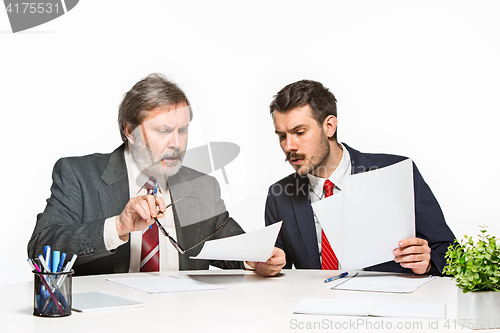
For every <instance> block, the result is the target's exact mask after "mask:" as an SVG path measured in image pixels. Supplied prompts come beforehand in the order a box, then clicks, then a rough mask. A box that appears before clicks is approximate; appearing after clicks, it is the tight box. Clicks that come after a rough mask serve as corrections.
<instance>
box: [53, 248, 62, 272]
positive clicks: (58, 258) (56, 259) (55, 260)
mask: <svg viewBox="0 0 500 333" xmlns="http://www.w3.org/2000/svg"><path fill="white" fill-rule="evenodd" d="M60 261H61V251H52V273H57V267H59V262H60Z"/></svg>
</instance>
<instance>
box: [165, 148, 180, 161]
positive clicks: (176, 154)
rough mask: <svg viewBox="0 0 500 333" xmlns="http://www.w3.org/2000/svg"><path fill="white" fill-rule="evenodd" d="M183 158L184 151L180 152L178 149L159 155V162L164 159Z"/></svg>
mask: <svg viewBox="0 0 500 333" xmlns="http://www.w3.org/2000/svg"><path fill="white" fill-rule="evenodd" d="M183 156H184V151H181V150H180V149H179V148H175V149H172V150H170V151H167V152H166V153H164V154H163V155H161V157H160V161H161V160H164V159H166V158H168V159H172V158H176V159H179V160H180V159H182V157H183Z"/></svg>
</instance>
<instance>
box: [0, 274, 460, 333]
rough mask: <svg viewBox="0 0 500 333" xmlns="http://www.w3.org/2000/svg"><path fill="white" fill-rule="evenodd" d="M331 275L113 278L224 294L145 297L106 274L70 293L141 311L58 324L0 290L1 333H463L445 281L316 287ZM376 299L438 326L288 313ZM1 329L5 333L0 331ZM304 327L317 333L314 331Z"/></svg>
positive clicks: (26, 300) (80, 316) (20, 290)
mask: <svg viewBox="0 0 500 333" xmlns="http://www.w3.org/2000/svg"><path fill="white" fill-rule="evenodd" d="M335 273H336V272H333V273H332V271H329V272H325V271H321V270H284V271H283V273H282V274H281V275H280V276H277V277H271V278H264V277H261V276H259V275H257V274H256V273H255V272H252V271H242V270H226V271H219V270H216V271H214V270H210V271H183V272H170V273H136V274H114V275H111V276H113V277H120V276H140V275H144V276H148V275H151V274H153V275H158V274H161V275H178V276H183V277H186V276H187V277H192V278H195V279H197V280H199V281H203V282H207V283H211V284H215V285H220V286H223V287H224V288H226V289H224V290H214V291H195V292H183V293H166V294H148V293H145V292H142V291H139V290H135V289H132V288H129V287H126V286H123V285H120V284H117V283H113V282H109V281H106V277H109V276H110V275H96V276H85V277H76V278H73V293H81V292H88V291H104V292H109V293H112V294H115V295H119V296H123V297H129V298H134V299H137V300H141V301H143V302H144V303H145V306H144V307H140V308H130V309H119V310H108V311H100V312H90V313H78V312H73V313H72V315H71V316H68V317H64V318H39V317H35V316H33V315H32V313H33V282H21V283H15V284H10V285H3V286H0V294H1V296H2V297H1V302H0V327H2V332H22V333H24V332H49V331H50V332H61V333H62V332H71V333H73V332H85V333H88V332H146V331H148V332H153V331H157V332H158V331H163V332H167V331H168V332H179V333H180V332H285V331H294V332H297V331H303V332H311V331H320V332H328V331H335V330H338V329H342V328H343V329H350V330H352V331H359V332H362V331H369V330H373V331H379V332H381V331H386V330H391V331H394V332H399V331H404V332H443V331H444V332H455V331H461V332H463V331H467V330H468V329H467V328H462V327H461V326H460V325H459V323H457V322H456V319H455V318H456V300H457V287H456V286H455V284H454V281H452V280H451V279H450V278H440V277H439V278H436V279H434V280H432V281H431V282H429V283H427V284H425V285H423V286H422V287H420V288H419V289H417V290H416V291H415V292H413V293H411V294H389V293H373V292H360V291H341V290H330V289H325V288H324V287H325V284H324V283H323V280H324V279H326V278H328V277H331V276H333V275H336V274H335ZM305 297H311V298H380V299H389V300H396V301H407V302H444V303H446V319H439V320H436V319H432V320H429V319H415V318H389V317H357V316H323V315H301V314H294V313H293V309H294V308H295V306H296V305H297V304H298V303H299V302H300V301H301V300H302V298H305ZM398 327H401V329H398ZM5 328H8V329H7V330H5ZM312 328H317V330H314V329H312Z"/></svg>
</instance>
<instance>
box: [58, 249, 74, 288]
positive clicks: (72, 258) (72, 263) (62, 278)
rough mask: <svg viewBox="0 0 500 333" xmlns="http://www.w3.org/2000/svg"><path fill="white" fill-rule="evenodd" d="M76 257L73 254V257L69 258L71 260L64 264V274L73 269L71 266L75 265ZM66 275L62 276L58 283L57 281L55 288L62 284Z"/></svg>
mask: <svg viewBox="0 0 500 333" xmlns="http://www.w3.org/2000/svg"><path fill="white" fill-rule="evenodd" d="M77 257H78V256H77V255H76V254H73V257H71V260H70V261H69V262H68V263H67V264H66V267H64V271H63V272H64V273H67V272H69V271H70V270H71V268H73V265H74V264H75V261H76V258H77ZM66 277H67V275H63V276H62V277H61V279H60V280H59V281H57V287H58V288H60V287H61V286H62V284H63V283H64V280H66Z"/></svg>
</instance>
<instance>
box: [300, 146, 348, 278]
mask: <svg viewBox="0 0 500 333" xmlns="http://www.w3.org/2000/svg"><path fill="white" fill-rule="evenodd" d="M340 146H341V147H342V159H341V160H340V163H339V165H338V166H337V168H336V169H335V170H334V171H333V173H332V174H331V175H330V177H328V180H330V181H331V182H332V183H333V184H334V185H335V187H334V188H333V195H335V193H338V192H340V191H342V189H343V188H344V186H343V184H344V182H343V180H344V177H345V176H347V175H350V174H351V156H350V155H349V151H348V150H347V149H346V148H345V147H344V146H343V145H342V144H340ZM307 176H308V177H309V183H310V187H309V189H310V193H309V197H310V199H311V203H313V202H317V201H319V200H321V199H323V198H324V197H325V192H324V190H323V185H324V184H325V181H326V179H325V178H320V177H316V176H314V175H311V174H307ZM313 213H314V210H313ZM314 224H315V225H316V236H317V239H318V248H319V255H320V258H321V232H322V230H323V229H322V228H321V222H320V221H319V219H318V217H317V216H316V213H314ZM332 247H333V244H332ZM339 269H340V262H339Z"/></svg>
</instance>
